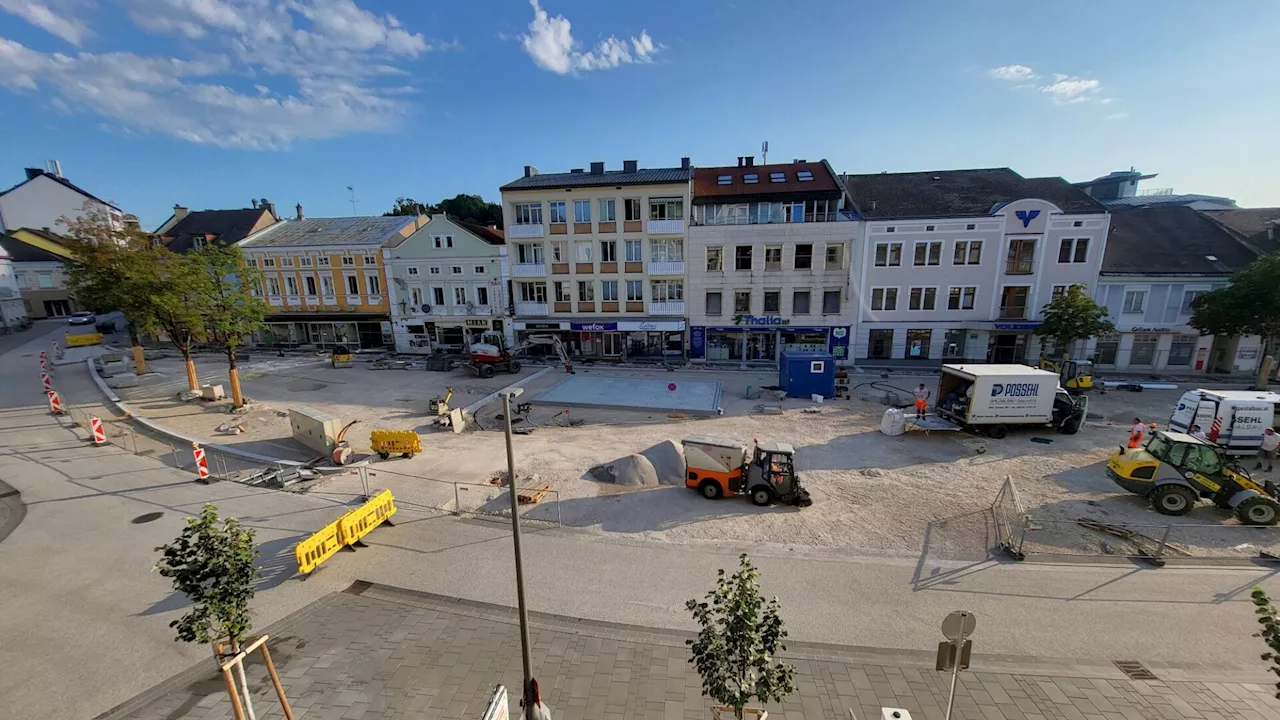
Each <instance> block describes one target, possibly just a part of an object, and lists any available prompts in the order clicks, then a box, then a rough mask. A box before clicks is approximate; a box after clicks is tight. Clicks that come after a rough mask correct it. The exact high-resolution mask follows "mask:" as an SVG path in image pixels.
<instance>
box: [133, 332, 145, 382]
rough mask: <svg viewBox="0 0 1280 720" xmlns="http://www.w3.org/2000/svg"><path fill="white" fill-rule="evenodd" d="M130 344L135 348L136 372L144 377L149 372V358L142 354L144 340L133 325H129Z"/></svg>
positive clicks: (134, 361)
mask: <svg viewBox="0 0 1280 720" xmlns="http://www.w3.org/2000/svg"><path fill="white" fill-rule="evenodd" d="M129 344H130V345H132V346H133V369H134V372H136V373H138V374H139V375H142V374H143V373H145V372H146V371H147V356H146V355H144V354H143V352H142V338H140V337H138V331H137V330H135V329H134V327H133V323H129Z"/></svg>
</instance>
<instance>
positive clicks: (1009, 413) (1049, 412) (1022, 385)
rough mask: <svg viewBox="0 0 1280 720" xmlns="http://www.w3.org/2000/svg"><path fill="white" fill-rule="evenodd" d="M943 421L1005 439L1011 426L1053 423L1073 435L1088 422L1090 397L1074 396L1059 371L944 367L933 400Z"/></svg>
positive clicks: (927, 424) (1059, 429) (925, 425)
mask: <svg viewBox="0 0 1280 720" xmlns="http://www.w3.org/2000/svg"><path fill="white" fill-rule="evenodd" d="M932 400H933V403H934V405H935V412H936V413H937V416H938V417H937V420H941V421H943V422H944V423H946V424H947V425H949V426H951V427H930V424H936V420H935V422H934V423H921V422H919V421H916V423H915V424H916V425H917V426H919V427H921V428H926V429H930V430H933V429H939V430H941V429H957V430H959V429H964V430H972V431H978V432H984V433H986V434H987V435H990V436H991V437H993V438H997V439H999V438H1002V437H1004V436H1005V435H1006V434H1008V432H1009V426H1011V425H1052V426H1053V427H1055V428H1057V429H1058V431H1059V432H1062V433H1064V434H1067V435H1072V434H1074V433H1076V432H1077V431H1078V430H1080V426H1081V425H1083V424H1084V419H1085V415H1086V412H1087V408H1088V402H1089V401H1088V398H1087V397H1085V396H1083V395H1081V396H1073V395H1071V394H1069V393H1067V391H1066V390H1063V389H1062V387H1061V385H1059V384H1058V375H1057V373H1052V372H1048V371H1046V370H1040V369H1038V368H1033V367H1030V366H1027V365H943V366H942V377H941V378H939V380H938V390H937V394H936V395H935V396H934V397H933V398H932Z"/></svg>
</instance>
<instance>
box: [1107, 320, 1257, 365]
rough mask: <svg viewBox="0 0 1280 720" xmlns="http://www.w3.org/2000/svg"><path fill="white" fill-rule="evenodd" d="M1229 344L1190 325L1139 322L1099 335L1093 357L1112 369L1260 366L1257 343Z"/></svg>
mask: <svg viewBox="0 0 1280 720" xmlns="http://www.w3.org/2000/svg"><path fill="white" fill-rule="evenodd" d="M1228 344H1229V343H1228V342H1226V340H1225V339H1222V338H1214V337H1213V336H1212V335H1203V336H1202V335H1201V334H1200V332H1199V331H1198V330H1196V329H1195V328H1193V327H1191V326H1190V325H1164V326H1139V327H1131V328H1128V329H1125V330H1122V331H1120V332H1115V333H1110V334H1107V335H1099V336H1098V337H1097V338H1096V339H1095V340H1094V342H1093V351H1092V357H1093V362H1094V364H1095V365H1097V366H1098V367H1101V368H1105V369H1109V370H1170V371H1178V372H1237V369H1236V368H1237V367H1240V368H1244V369H1245V370H1244V371H1245V372H1247V371H1251V370H1252V369H1253V367H1255V366H1256V357H1254V355H1256V354H1257V347H1256V344H1250V343H1249V342H1247V341H1246V342H1244V343H1243V344H1241V343H1237V344H1236V345H1235V346H1233V347H1230V348H1228ZM1228 350H1229V351H1230V352H1228Z"/></svg>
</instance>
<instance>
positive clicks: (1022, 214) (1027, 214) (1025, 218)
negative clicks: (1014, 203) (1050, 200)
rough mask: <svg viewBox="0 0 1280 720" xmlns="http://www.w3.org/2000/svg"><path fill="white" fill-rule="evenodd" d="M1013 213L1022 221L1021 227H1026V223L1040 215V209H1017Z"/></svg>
mask: <svg viewBox="0 0 1280 720" xmlns="http://www.w3.org/2000/svg"><path fill="white" fill-rule="evenodd" d="M1014 215H1017V216H1018V219H1019V220H1021V221H1022V227H1027V226H1028V225H1030V224H1031V221H1032V220H1035V219H1036V218H1038V217H1040V211H1039V210H1019V211H1017V212H1015V213H1014Z"/></svg>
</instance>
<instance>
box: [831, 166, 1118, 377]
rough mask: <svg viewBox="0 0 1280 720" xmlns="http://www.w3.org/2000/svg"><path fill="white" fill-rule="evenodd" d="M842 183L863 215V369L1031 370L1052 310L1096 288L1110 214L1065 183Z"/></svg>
mask: <svg viewBox="0 0 1280 720" xmlns="http://www.w3.org/2000/svg"><path fill="white" fill-rule="evenodd" d="M844 181H845V185H846V187H847V189H848V191H849V192H850V194H851V195H852V197H853V199H854V202H855V203H856V205H857V208H858V209H859V211H860V213H861V214H862V217H863V225H862V238H861V242H860V247H859V249H858V261H857V263H856V265H857V269H856V270H855V272H854V276H853V282H854V286H855V288H856V292H857V295H858V297H859V300H860V301H859V308H858V316H857V322H856V324H855V328H854V342H853V357H854V359H855V362H856V363H857V364H861V365H884V366H903V365H906V366H910V365H938V364H940V363H942V362H954V361H961V360H969V361H976V362H996V363H1022V362H1034V361H1035V360H1036V359H1038V357H1039V356H1040V351H1041V347H1040V342H1039V339H1038V338H1036V336H1035V331H1036V329H1037V328H1038V327H1039V326H1040V321H1041V317H1042V308H1043V306H1044V305H1045V304H1047V303H1048V302H1050V301H1051V300H1052V299H1053V298H1054V297H1055V296H1056V295H1058V294H1061V293H1063V292H1065V291H1066V290H1067V288H1069V287H1070V286H1072V285H1081V286H1083V287H1085V288H1086V289H1087V290H1088V291H1089V292H1090V293H1092V292H1093V290H1094V289H1095V287H1096V284H1097V278H1098V271H1099V268H1100V266H1101V262H1102V257H1103V253H1104V252H1105V250H1106V244H1107V232H1108V227H1109V226H1108V216H1107V213H1106V211H1105V210H1104V209H1103V208H1102V206H1100V205H1099V204H1098V203H1097V201H1095V200H1094V199H1092V198H1090V197H1089V196H1088V195H1086V194H1085V193H1084V192H1082V191H1081V190H1079V189H1078V188H1075V187H1073V186H1071V185H1070V184H1069V183H1067V182H1066V181H1065V180H1062V179H1061V178H1023V177H1022V176H1021V175H1018V174H1017V173H1015V172H1013V171H1012V170H1009V169H1007V168H998V169H988V170H955V171H939V172H926V173H882V174H878V175H848V176H844Z"/></svg>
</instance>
